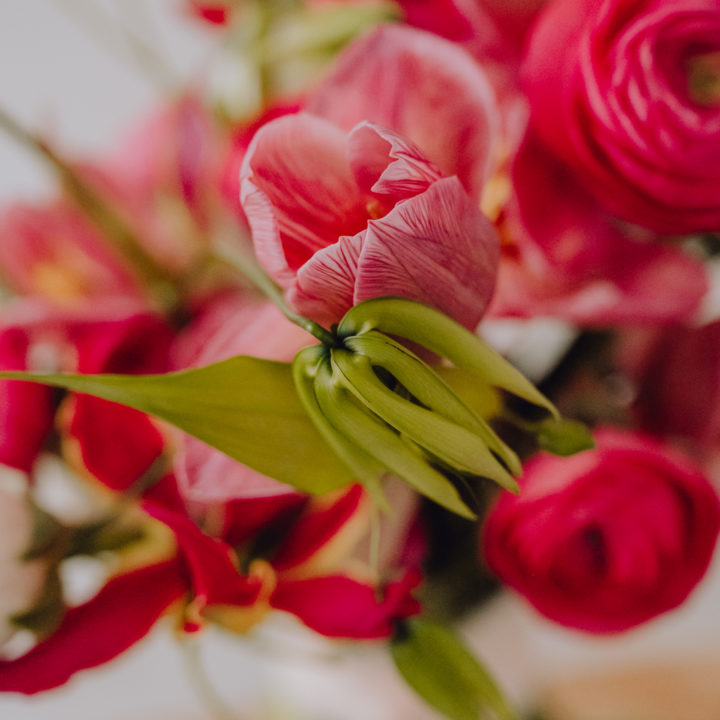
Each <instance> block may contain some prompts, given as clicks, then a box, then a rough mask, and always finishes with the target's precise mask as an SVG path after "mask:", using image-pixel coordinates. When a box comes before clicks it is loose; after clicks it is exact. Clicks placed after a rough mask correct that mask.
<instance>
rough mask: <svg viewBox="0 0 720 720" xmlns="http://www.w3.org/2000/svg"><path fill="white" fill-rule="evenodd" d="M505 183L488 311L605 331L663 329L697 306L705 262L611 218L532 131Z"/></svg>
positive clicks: (702, 291)
mask: <svg viewBox="0 0 720 720" xmlns="http://www.w3.org/2000/svg"><path fill="white" fill-rule="evenodd" d="M511 179H512V189H513V195H512V197H511V199H510V201H509V202H508V203H507V205H506V206H505V208H504V211H503V213H502V216H501V218H500V223H501V235H502V236H503V238H508V242H506V243H503V256H502V258H501V262H500V272H499V275H498V283H497V291H496V293H495V296H494V297H493V303H492V306H491V308H490V311H489V312H490V314H495V315H499V316H520V317H532V316H537V315H548V316H552V317H561V318H563V319H566V320H570V321H571V322H575V323H580V324H589V325H598V324H601V325H607V324H611V323H612V324H618V323H638V322H644V323H648V322H650V323H667V322H672V321H675V320H679V319H683V318H687V317H689V316H691V315H692V313H694V312H695V311H696V310H697V308H698V306H699V305H700V303H701V301H702V299H703V296H704V295H705V292H706V291H707V287H708V282H707V275H706V269H705V267H704V266H703V263H702V262H700V261H699V260H698V259H696V258H693V257H691V256H690V255H689V254H687V253H685V252H683V251H682V249H681V248H678V247H676V246H674V245H669V244H663V243H661V242H659V240H658V238H657V237H655V235H654V234H653V233H651V232H650V231H647V230H641V229H640V228H637V227H635V226H629V225H627V224H623V223H620V222H618V221H617V219H616V218H613V217H612V216H610V215H609V213H608V212H607V211H606V210H605V209H604V208H603V207H602V206H601V205H600V204H599V203H598V202H597V200H596V198H595V197H594V196H593V194H592V193H591V192H589V191H588V190H587V189H586V188H584V187H583V186H582V185H579V184H578V182H577V180H576V178H575V177H574V174H573V172H572V170H571V169H570V168H569V167H568V165H566V164H565V163H563V162H562V161H561V160H560V159H559V158H558V157H557V156H556V155H554V154H553V153H552V152H550V151H549V150H548V148H547V146H545V145H544V144H543V143H541V142H539V140H538V139H537V137H536V135H535V133H533V132H529V133H528V134H527V135H526V137H525V139H524V141H523V143H522V144H521V146H520V148H519V150H518V152H517V154H516V155H515V158H514V159H513V163H512V173H511ZM548 208H552V212H548Z"/></svg>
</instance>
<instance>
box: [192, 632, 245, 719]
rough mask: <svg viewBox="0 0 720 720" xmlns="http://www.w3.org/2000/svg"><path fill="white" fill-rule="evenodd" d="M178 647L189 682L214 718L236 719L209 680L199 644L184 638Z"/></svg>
mask: <svg viewBox="0 0 720 720" xmlns="http://www.w3.org/2000/svg"><path fill="white" fill-rule="evenodd" d="M180 647H181V649H182V655H183V659H184V660H185V668H186V669H187V674H188V677H189V678H190V682H191V683H192V684H193V686H194V688H195V691H196V692H197V694H198V696H199V697H200V698H201V699H202V701H203V703H204V704H205V705H206V706H207V708H208V710H209V711H210V713H211V714H212V716H213V717H214V718H215V720H237V715H235V713H234V712H233V711H232V710H231V709H230V708H229V707H228V706H227V704H226V703H225V701H224V700H223V699H222V698H221V697H220V695H219V694H218V691H217V690H216V689H215V687H214V686H213V684H212V683H211V682H210V678H209V677H208V674H207V672H206V670H205V666H204V665H203V661H202V655H201V653H200V645H199V644H198V643H197V642H194V641H193V640H187V639H186V640H182V641H181V645H180Z"/></svg>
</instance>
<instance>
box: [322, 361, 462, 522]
mask: <svg viewBox="0 0 720 720" xmlns="http://www.w3.org/2000/svg"><path fill="white" fill-rule="evenodd" d="M315 393H316V397H317V400H318V404H319V405H320V408H321V409H322V412H323V414H324V415H325V417H327V419H328V420H329V421H330V422H331V423H332V424H333V426H334V427H335V428H336V429H337V430H338V431H339V432H340V433H342V434H343V435H345V437H347V438H348V439H349V440H351V441H352V442H354V443H355V444H357V445H360V446H361V447H362V448H365V449H366V450H367V452H368V453H371V454H372V455H373V457H375V458H376V459H377V460H379V461H380V462H381V463H382V464H383V465H384V466H385V467H386V468H387V469H388V470H389V471H390V472H392V473H393V474H395V475H397V476H398V477H400V478H402V479H403V480H405V482H407V483H408V485H410V486H411V487H413V488H415V490H417V491H418V492H420V493H422V494H423V495H426V496H427V497H429V498H430V499H431V500H434V501H435V502H436V503H438V504H439V505H442V506H443V507H445V508H447V509H448V510H451V511H452V512H454V513H457V514H458V515H461V516H462V517H466V518H469V519H473V520H474V519H475V517H476V516H475V513H473V512H472V510H470V508H468V506H467V505H466V504H465V503H464V502H463V501H462V500H461V498H460V496H459V495H458V492H457V490H456V489H455V487H454V486H453V484H452V483H451V482H450V481H449V480H448V479H447V478H446V477H445V476H444V475H442V474H440V473H439V472H438V471H437V470H435V469H434V468H433V467H431V466H430V465H429V464H428V462H427V461H426V460H425V458H424V457H423V456H422V455H421V454H419V453H417V452H415V451H414V450H413V449H412V448H411V447H410V446H409V445H408V444H407V443H406V442H405V441H404V440H403V439H402V437H400V435H398V434H397V433H396V432H395V431H394V430H393V429H392V428H390V427H389V426H388V425H387V424H386V423H384V422H383V421H382V420H380V418H378V417H377V416H376V415H374V414H373V413H371V412H370V411H369V410H367V409H366V408H364V407H362V406H361V405H360V404H359V403H358V402H357V400H355V397H354V395H352V393H350V391H349V390H346V389H345V388H344V387H342V386H341V381H340V378H336V377H335V375H334V374H333V373H332V372H331V371H330V369H329V368H328V367H327V366H326V365H322V366H320V368H319V369H318V375H317V378H316V380H315Z"/></svg>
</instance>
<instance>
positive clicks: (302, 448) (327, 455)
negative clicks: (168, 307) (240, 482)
mask: <svg viewBox="0 0 720 720" xmlns="http://www.w3.org/2000/svg"><path fill="white" fill-rule="evenodd" d="M0 378H7V379H16V380H30V381H33V382H39V383H43V384H45V385H52V386H54V387H60V388H65V389H67V390H74V391H76V392H80V393H87V394H88V395H94V396H95V397H99V398H103V399H104V400H110V401H114V402H118V403H121V404H122V405H127V406H128V407H132V408H135V409H136V410H140V411H141V412H144V413H147V414H148V415H153V416H154V417H157V418H160V419H161V420H164V421H166V422H168V423H170V424H171V425H174V426H175V427H177V428H179V429H180V430H183V431H184V432H186V433H188V434H189V435H193V436H194V437H196V438H198V439H199V440H202V441H203V442H206V443H207V444H208V445H211V446H212V447H214V448H217V449H218V450H220V451H222V452H224V453H226V454H227V455H229V456H230V457H231V458H233V459H235V460H237V461H238V462H241V463H243V464H245V465H248V466H249V467H251V468H253V470H257V471H258V472H261V473H263V474H264V475H268V476H270V477H272V478H275V479H276V480H279V481H280V482H283V483H287V484H288V485H292V486H293V487H296V488H298V489H299V490H302V491H304V492H310V493H325V492H330V491H331V490H334V489H336V488H339V487H343V486H344V485H347V484H348V483H350V482H351V481H352V479H353V475H352V472H351V471H350V469H349V468H348V467H347V466H346V465H345V463H343V462H342V460H340V458H339V457H338V456H337V455H336V454H335V453H334V452H333V451H332V450H331V449H330V448H329V447H328V445H327V443H326V442H325V440H324V439H323V438H322V436H321V435H320V434H319V433H318V431H317V430H316V428H315V426H314V425H313V423H312V421H311V420H310V418H309V417H308V415H307V413H306V411H305V408H304V407H303V404H302V403H301V402H300V399H299V398H298V395H297V392H296V390H295V386H294V383H293V378H292V371H291V367H290V364H289V363H280V362H273V361H271V360H261V359H259V358H254V357H247V356H244V355H239V356H237V357H233V358H230V359H228V360H224V361H223V362H219V363H216V364H214V365H208V366H207V367H203V368H198V369H194V370H184V371H181V372H175V373H167V374H165V375H64V374H39V373H24V372H9V371H7V372H2V373H0Z"/></svg>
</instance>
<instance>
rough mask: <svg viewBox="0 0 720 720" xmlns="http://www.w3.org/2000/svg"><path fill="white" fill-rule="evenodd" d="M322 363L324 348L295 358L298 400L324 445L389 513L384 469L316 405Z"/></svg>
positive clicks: (307, 350) (325, 357)
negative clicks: (381, 481)
mask: <svg viewBox="0 0 720 720" xmlns="http://www.w3.org/2000/svg"><path fill="white" fill-rule="evenodd" d="M323 362H329V355H328V351H327V348H325V346H324V345H313V346H311V347H308V348H305V349H304V350H301V351H300V352H299V353H298V354H297V355H296V356H295V360H294V361H293V378H294V380H295V389H296V390H297V393H298V396H299V397H300V401H301V402H302V404H303V405H304V406H305V410H306V411H307V413H308V415H309V416H310V419H311V420H312V421H313V423H314V424H315V427H316V428H317V430H318V432H319V433H320V434H321V435H322V436H323V437H324V438H325V441H326V442H327V444H328V445H329V446H330V447H331V448H332V449H333V450H334V451H335V453H336V454H337V455H338V456H339V457H340V458H341V459H342V460H343V461H344V462H345V464H346V465H347V466H348V467H349V468H350V469H351V470H352V471H353V472H354V473H355V475H356V476H357V478H358V480H360V482H361V483H362V484H363V486H364V487H365V489H366V490H367V491H368V492H369V493H370V495H371V496H372V497H373V499H374V500H375V502H376V503H377V505H378V506H379V507H381V508H382V509H383V510H385V511H390V506H389V504H388V501H387V498H386V497H385V493H384V492H383V489H382V485H381V483H380V479H381V478H382V476H383V475H384V474H385V466H384V465H382V463H379V462H378V461H377V460H376V459H375V458H374V457H372V456H371V455H368V453H366V452H365V451H364V450H363V449H362V448H361V447H360V446H358V445H357V444H356V443H355V442H353V441H352V440H350V439H348V438H347V437H345V436H344V435H343V434H342V433H340V432H338V430H336V429H335V427H334V426H333V425H332V423H330V421H329V420H328V419H327V418H326V417H325V415H324V414H323V411H322V409H321V408H320V405H319V404H318V401H317V397H315V377H316V376H317V371H318V368H319V365H320V363H323Z"/></svg>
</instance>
